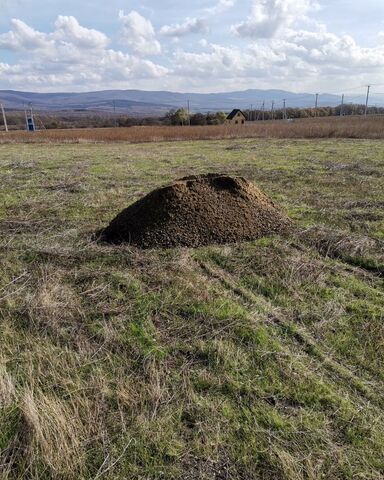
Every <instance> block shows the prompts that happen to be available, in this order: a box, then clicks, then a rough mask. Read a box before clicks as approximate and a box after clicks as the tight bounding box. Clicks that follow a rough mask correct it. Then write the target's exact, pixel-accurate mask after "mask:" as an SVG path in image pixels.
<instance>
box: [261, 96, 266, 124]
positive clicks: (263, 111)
mask: <svg viewBox="0 0 384 480" xmlns="http://www.w3.org/2000/svg"><path fill="white" fill-rule="evenodd" d="M261 111H262V119H263V122H264V119H265V115H264V113H265V100H263V104H262V107H261Z"/></svg>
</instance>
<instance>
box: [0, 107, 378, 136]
mask: <svg viewBox="0 0 384 480" xmlns="http://www.w3.org/2000/svg"><path fill="white" fill-rule="evenodd" d="M243 113H244V115H245V117H246V119H247V120H248V121H261V120H281V119H284V110H283V109H282V108H280V109H275V110H274V111H273V112H272V111H271V110H264V111H263V110H262V109H255V110H250V109H247V110H243ZM364 113H365V105H358V104H349V103H348V104H344V105H338V106H336V107H318V108H292V107H287V108H286V110H285V118H287V119H298V118H316V117H332V116H350V115H364ZM367 113H368V115H384V107H375V106H373V107H369V108H368V111H367ZM226 118H227V114H226V113H225V112H208V113H201V112H194V113H192V114H189V113H188V111H187V110H186V109H185V108H179V109H173V110H170V111H169V112H167V113H166V114H165V115H163V116H162V117H137V116H130V115H113V114H111V113H103V112H83V113H82V114H78V113H77V112H57V113H48V112H42V113H39V112H37V114H36V115H35V119H36V124H37V127H38V128H39V129H41V128H46V129H62V128H64V129H65V128H113V127H133V126H157V125H175V126H176V125H179V126H180V125H182V126H187V125H200V126H205V125H221V124H223V123H224V122H225V120H226ZM7 119H8V124H9V127H10V129H11V130H16V129H24V128H25V117H24V112H7ZM1 120H2V119H1V118H0V130H1V127H2V122H1Z"/></svg>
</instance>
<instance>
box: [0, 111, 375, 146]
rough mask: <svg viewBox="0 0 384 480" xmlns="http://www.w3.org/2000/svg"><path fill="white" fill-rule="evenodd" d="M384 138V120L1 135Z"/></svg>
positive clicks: (59, 138) (28, 139)
mask: <svg viewBox="0 0 384 480" xmlns="http://www.w3.org/2000/svg"><path fill="white" fill-rule="evenodd" d="M252 137H254V138H265V137H270V138H370V139H381V138H384V117H380V116H378V117H367V118H365V117H361V116H360V117H345V118H338V117H326V118H318V119H314V118H310V119H300V120H294V121H291V122H285V121H274V122H271V121H270V122H256V123H253V124H250V123H248V124H247V125H244V126H235V125H217V126H216V125H213V126H204V127H199V126H192V127H172V126H170V127H168V126H161V127H157V126H150V127H130V128H93V129H71V130H70V129H68V130H43V131H39V132H36V133H35V134H30V133H28V132H24V131H17V132H10V133H8V134H5V133H4V132H2V133H0V144H1V143H4V144H5V143H17V142H22V143H51V142H52V143H63V142H65V143H82V142H85V143H88V142H90V143H93V142H130V143H142V142H157V141H167V140H172V141H179V140H218V139H230V138H252Z"/></svg>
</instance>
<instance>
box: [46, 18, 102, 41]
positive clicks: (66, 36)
mask: <svg viewBox="0 0 384 480" xmlns="http://www.w3.org/2000/svg"><path fill="white" fill-rule="evenodd" d="M55 27H56V31H55V33H54V35H53V38H54V39H55V40H61V41H64V42H68V41H69V42H70V43H71V44H73V45H76V46H78V47H80V48H105V47H106V46H107V45H108V43H109V40H108V37H107V36H106V35H104V33H102V32H99V31H97V30H93V29H89V28H84V27H82V26H81V25H80V24H79V22H78V21H77V20H76V18H75V17H64V16H62V15H60V16H59V17H58V18H57V20H56V22H55Z"/></svg>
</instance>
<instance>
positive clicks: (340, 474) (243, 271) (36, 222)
mask: <svg viewBox="0 0 384 480" xmlns="http://www.w3.org/2000/svg"><path fill="white" fill-rule="evenodd" d="M96 133H97V132H96ZM33 138H35V137H33ZM0 150H1V153H2V155H1V157H0V190H1V192H2V202H0V345H1V353H0V478H1V480H22V479H25V480H78V479H84V480H85V479H94V480H99V479H103V480H104V479H108V480H168V479H169V480H243V479H244V480H245V479H247V480H259V479H263V480H324V479H332V480H351V479H365V480H368V479H369V480H379V479H382V478H384V460H383V451H384V429H383V425H384V400H383V399H384V395H383V392H384V374H383V364H384V349H383V345H384V321H383V320H384V296H383V287H384V283H383V280H384V277H383V274H384V270H383V262H384V258H383V251H384V249H383V241H384V236H383V232H384V228H383V227H384V223H383V222H384V215H383V209H382V207H383V205H384V189H383V167H384V163H383V158H384V143H383V142H382V141H373V140H342V139H338V140H329V139H328V140H321V141H313V140H273V139H272V140H271V139H257V140H256V139H249V140H241V141H240V140H234V141H231V140H220V141H216V142H215V141H210V142H183V143H177V142H176V143H166V142H163V143H159V144H147V145H146V144H140V145H139V144H138V145H128V144H124V143H120V144H106V145H102V144H97V145H92V144H87V145H74V144H66V145H55V146H54V147H53V146H52V145H49V144H47V145H18V144H15V145H3V146H1V147H0ZM208 171H224V172H227V173H229V174H237V175H243V176H245V177H247V178H249V179H250V180H251V181H253V182H255V183H256V184H257V185H258V186H260V187H261V188H262V189H263V190H265V191H266V192H267V193H268V194H270V195H271V196H272V197H273V198H274V199H275V200H276V201H278V202H279V203H280V204H281V205H283V206H284V207H285V208H287V210H288V212H289V215H290V216H291V217H292V218H293V219H294V221H295V223H296V224H297V226H298V227H299V228H298V229H297V232H293V233H292V234H290V235H289V236H287V237H284V238H281V237H273V238H263V239H260V240H259V241H257V242H250V243H244V244H235V245H225V246H210V247H206V248H200V249H174V250H167V251H163V250H148V251H141V250H138V249H135V248H131V247H130V246H124V245H121V246H119V247H110V246H106V245H100V244H97V243H95V242H93V241H92V233H93V232H95V231H96V230H97V229H98V228H100V227H102V226H104V225H106V224H107V222H109V220H110V219H111V218H113V217H114V216H115V215H116V213H117V212H118V211H119V210H121V209H122V208H124V207H125V206H126V205H127V204H129V203H131V202H133V201H134V200H135V199H137V198H138V197H139V196H141V195H142V194H143V193H145V192H147V191H148V190H151V189H152V188H154V187H155V186H158V185H161V184H163V183H165V182H168V181H170V180H171V179H175V178H178V177H181V176H184V175H188V174H192V173H206V172H208Z"/></svg>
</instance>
